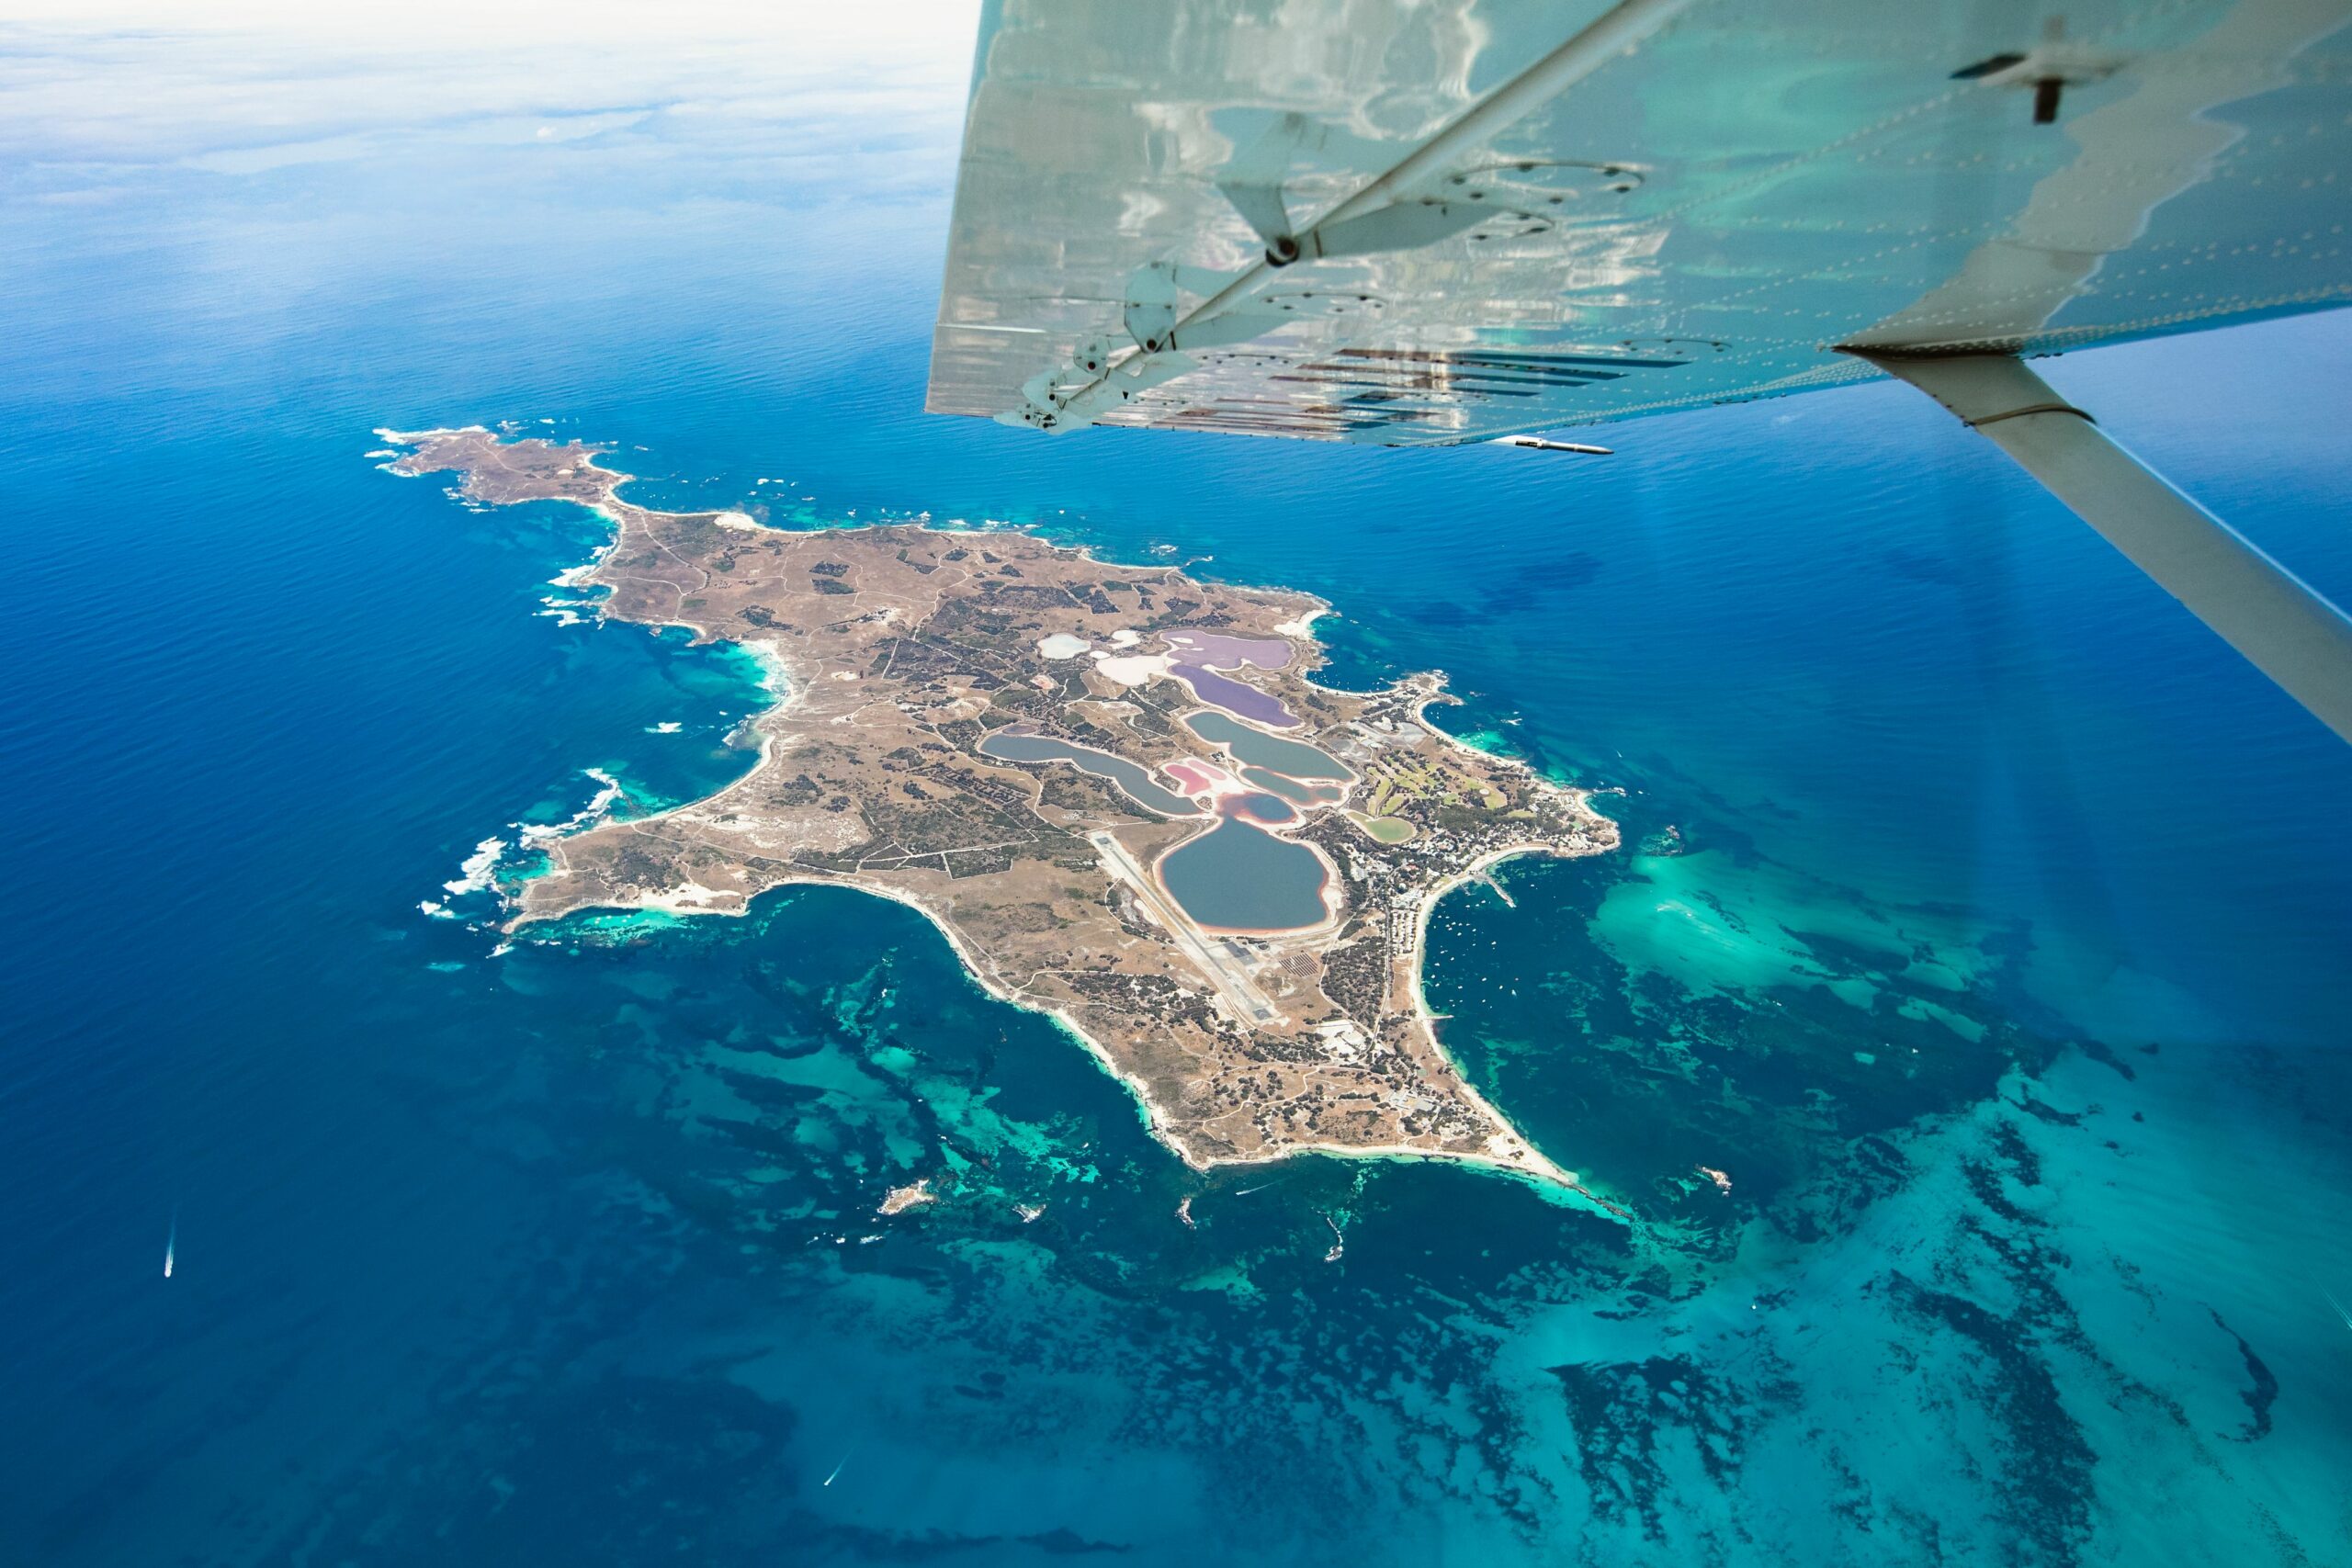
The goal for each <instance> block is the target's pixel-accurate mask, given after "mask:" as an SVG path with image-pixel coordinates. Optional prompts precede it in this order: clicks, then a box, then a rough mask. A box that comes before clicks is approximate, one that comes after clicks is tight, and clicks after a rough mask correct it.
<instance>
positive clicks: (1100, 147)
mask: <svg viewBox="0 0 2352 1568" xmlns="http://www.w3.org/2000/svg"><path fill="white" fill-rule="evenodd" d="M2347 22H2352V4H2347V0H2068V4H2067V6H2066V9H2065V13H2064V17H2058V16H2053V15H2049V14H2046V13H2044V12H2043V11H2042V10H2041V8H2040V6H2036V5H2029V4H2027V3H2025V0H1916V3H1913V4H1908V5H1896V4H1888V3H1886V0H1615V3H1613V4H1612V3H1611V0H1418V3H1417V0H1148V3H1134V4H1105V3H1101V0H989V5H988V8H987V10H986V12H985V14H984V17H983V19H982V22H981V27H980V39H979V52H978V61H977V63H976V65H975V69H974V73H973V83H972V96H971V107H970V110H969V113H968V117H967V122H966V126H965V134H964V153H963V163H962V167H961V170H960V173H959V175H958V179H957V185H956V214H955V220H954V228H953V233H952V235H951V237H950V242H949V246H948V257H947V275H946V280H945V284H944V288H943V289H942V291H941V298H940V310H939V322H938V326H937V328H936V330H935V335H934V337H933V344H932V362H931V389H930V407H931V409H932V410H933V412H942V413H966V414H979V415H984V416H989V417H992V418H995V419H997V420H999V421H1001V422H1003V423H1008V424H1018V425H1028V426H1031V427H1033V428H1035V429H1038V430H1042V431H1048V432H1064V431H1070V430H1076V429H1081V428H1084V427H1086V426H1089V425H1132V426H1142V427H1145V428H1148V429H1159V430H1194V431H1218V432H1227V433H1230V434H1245V435H1285V436H1298V437H1306V438H1309V439H1315V440H1325V441H1352V442H1361V443H1369V444H1375V445H1381V446H1448V445H1452V444H1455V443H1459V442H1464V441H1476V440H1493V439H1497V438H1502V437H1510V436H1514V435H1518V434H1522V433H1526V432H1530V431H1538V430H1549V429H1556V428H1559V427H1562V426H1566V425H1579V424H1593V423H1602V422H1605V421H1610V420H1620V419H1630V418H1634V417H1635V416H1638V415H1641V414H1647V413H1657V412H1664V411H1667V410H1673V409H1686V408H1691V407H1694V406H1697V405H1701V404H1705V403H1718V402H1729V401H1735V400H1743V399H1749V398H1764V397H1774V396H1779V395H1781V394H1784V393H1790V392H1799V391H1804V390H1808V389H1813V388H1816V387H1826V386H1830V385H1834V384H1836V383H1838V382H1841V381H1849V380H1854V379H1857V378H1861V377H1865V376H1871V375H1874V374H1877V373H1879V372H1882V371H1883V372H1885V373H1887V374H1889V375H1893V376H1894V377H1896V378H1900V379H1902V380H1905V381H1907V382H1909V383H1910V384H1912V385H1913V386H1915V387H1917V388H1918V389H1920V390H1922V391H1924V392H1926V393H1928V395H1929V396H1931V397H1933V398H1935V399H1936V400H1938V401H1939V402H1941V403H1942V404H1943V405H1944V406H1945V407H1946V408H1947V409H1949V410H1951V412H1953V413H1954V414H1955V415H1957V416H1958V417H1960V418H1961V419H1962V421H1963V422H1965V423H1967V424H1968V425H1970V426H1971V427H1972V428H1974V429H1976V430H1978V431H1980V432H1981V433H1982V434H1985V436H1986V438H1987V439H1989V440H1990V441H1992V442H1993V443H1994V444H1995V445H1996V446H1999V447H2000V448H2001V450H2002V451H2003V452H2004V453H2006V454H2007V456H2008V457H2012V458H2014V459H2015V460H2016V461H2017V462H2018V465H2019V466H2021V467H2022V468H2025V469H2026V470H2027V471H2028V472H2029V473H2030V474H2032V475H2033V476H2034V477H2035V478H2036V479H2040V480H2041V482H2042V483H2043V484H2044V485H2046V486H2048V487H2049V488H2050V489H2051V491H2052V492H2053V493H2055V494H2056V495H2058V496H2059V498H2060V499H2062V500H2063V501H2064V502H2066V504H2067V505H2068V506H2069V507H2071V508H2073V510H2074V511H2075V513H2077V514H2079V515H2080V516H2081V517H2082V518H2083V519H2084V520H2085V521H2086V522H2087V523H2089V524H2090V525H2091V526H2093V527H2094V528H2096V529H2098V531H2099V533H2100V534H2102V535H2103V536H2106V538H2107V539H2108V540H2109V542H2110V543H2111V544H2113V545H2115V546H2116V547H2117V548H2119V549H2120V550H2121V551H2122V552H2123V553H2124V554H2125V555H2126V556H2127V557H2129V558H2131V560H2132V561H2133V563H2134V564H2136V565H2138V566H2139V567H2140V568H2141V569H2142V570H2143V571H2145V572H2146V573H2147V574H2148V575H2149V576H2150V577H2151V578H2153V579H2154V581H2156V582H2157V583H2158V584H2159V585H2160V586H2161V587H2163V588H2164V589H2165V592H2169V593H2171V594H2172V595H2173V596H2174V597H2175V598H2177V599H2178V600H2180V601H2181V602H2182V603H2183V604H2185V605H2187V606H2188V609H2189V610H2190V611H2191V612H2192V613H2193V614H2195V615H2197V616H2198V617H2199V619H2201V620H2203V621H2204V622H2205V623H2206V624H2207V625H2208V626H2211V627H2212V628H2213V629H2214V630H2215V631H2216V632H2218V633H2220V634H2221V635H2222V637H2224V638H2225V639H2227V640H2228V641H2229V642H2230V644H2231V645H2232V646H2233V647H2234V648H2236V649H2238V651H2239V652H2240V653H2242V654H2244V655H2245V657H2246V658H2247V659H2248V660H2250V661H2251V662H2253V663H2254V664H2255V665H2256V667H2257V668H2259V669H2260V670H2262V671H2263V672H2264V673H2265V674H2267V675H2268V676H2269V677H2270V678H2271V679H2272V680H2273V681H2274V682H2277V683H2278V685H2279V686H2280V687H2282V688H2283V689H2284V690H2286V691H2287V692H2288V693H2289V694H2290V695H2292V696H2293V697H2294V698H2295V699H2296V700H2297V701H2298V702H2301V704H2302V705H2304V706H2305V707H2306V708H2309V709H2310V710H2311V711H2312V713H2313V714H2314V715H2315V716H2318V717H2319V718H2320V719H2321V720H2322V721H2323V722H2324V723H2325V724H2327V725H2328V726H2329V727H2330V728H2333V729H2334V730H2335V732H2336V733H2337V734H2338V735H2340V736H2342V737H2343V738H2344V739H2346V740H2352V619H2347V618H2346V616H2345V615H2344V614H2343V613H2342V612H2341V611H2339V610H2337V609H2336V608H2335V606H2334V605H2333V604H2329V603H2328V602H2327V601H2326V600H2325V599H2324V598H2323V597H2321V596H2320V595H2319V594H2318V593H2316V592H2313V591H2312V589H2311V588H2310V587H2309V586H2308V585H2307V584H2305V583H2303V582H2302V581H2300V580H2299V579H2297V578H2296V577H2295V576H2294V574H2293V573H2292V572H2290V571H2289V570H2287V569H2286V568H2285V567H2283V566H2281V565H2279V564H2278V562H2277V561H2275V560H2273V559H2271V558H2269V557H2268V556H2267V555H2265V554H2264V553H2263V552H2262V551H2261V550H2260V549H2258V548H2257V547H2255V546H2254V545H2253V544H2251V543H2249V542H2248V541H2247V540H2246V539H2245V537H2244V536H2241V535H2239V534H2237V533H2236V532H2234V531H2233V530H2232V529H2231V528H2230V527H2229V526H2228V525H2226V524H2224V523H2222V521H2221V520H2220V519H2218V518H2216V517H2214V516H2213V515H2212V514H2211V513H2208V512H2206V511H2204V510H2203V509H2202V508H2200V507H2199V506H2198V505H2197V504H2196V503H2195V502H2191V501H2189V500H2188V498H2187V497H2185V496H2183V495H2181V494H2180V492H2179V491H2176V490H2174V489H2173V488H2172V487H2171V486H2169V485H2167V484H2165V482H2164V480H2163V479H2160V478H2158V477H2157V476H2156V475H2154V473H2152V472H2150V471H2149V470H2148V469H2146V468H2144V467H2143V466H2142V465H2140V464H2139V463H2138V461H2137V460H2136V459H2135V458H2133V457H2131V454H2130V453H2128V452H2126V451H2124V450H2123V448H2121V447H2120V446H2117V445H2115V444H2114V443H2113V442H2112V441H2110V440H2109V439H2108V438H2107V437H2106V436H2105V435H2104V434H2102V433H2100V432H2099V431H2098V428H2097V425H2096V423H2095V421H2094V420H2093V419H2092V417H2091V416H2090V415H2089V414H2088V413H2087V412H2085V411H2084V410H2081V409H2078V408H2075V407H2073V406H2071V405H2070V404H2068V403H2066V402H2065V401H2064V400H2063V399H2061V398H2060V397H2059V396H2058V395H2057V393H2056V392H2054V391H2053V390H2052V389H2051V388H2050V387H2049V386H2048V384H2047V383H2045V382H2043V381H2042V380H2041V378H2039V377H2038V376H2036V375H2035V374H2034V373H2033V371H2032V370H2031V369H2030V367H2027V366H2026V364H2025V363H2024V358H2025V356H2028V355H2036V354H2047V353H2053V352H2057V351H2060V350H2063V349H2068V348H2076V347H2082V346H2086V345H2088V344H2101V343H2114V342H2121V341H2124V340H2127V339H2131V338H2136V337H2147V336H2152V335H2154V334H2156V333H2174V332H2184V331H2189V330H2193V329H2196V328H2199V327H2208V326H2218V325H2221V324H2223V323H2225V322H2231V321H2249V320H2253V319H2255V318H2257V317H2262V316H2271V315H2281V314H2286V313H2290V312H2293V311H2299V310H2319V309H2323V308H2325V307H2328V306H2333V305H2340V304H2342V303H2344V302H2345V300H2346V296H2347V293H2352V261H2347V257H2346V244H2347V237H2346V233H2345V227H2346V219H2347V218H2352V202H2347V200H2346V196H2347V191H2346V183H2347V182H2346V178H2345V177H2343V176H2344V175H2345V174H2346V171H2352V46H2347V42H2346V32H2347V30H2348V29H2347ZM1549 445H1554V446H1555V449H1557V446H1556V444H1549ZM1569 449H1570V450H1579V449H1581V450H1592V448H1589V447H1587V448H1577V447H1570V448H1569Z"/></svg>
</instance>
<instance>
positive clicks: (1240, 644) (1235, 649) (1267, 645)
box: [1159, 631, 1291, 670]
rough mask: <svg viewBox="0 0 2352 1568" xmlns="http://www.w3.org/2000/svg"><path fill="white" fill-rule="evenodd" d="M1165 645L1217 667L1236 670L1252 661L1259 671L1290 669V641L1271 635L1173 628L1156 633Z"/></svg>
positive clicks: (1217, 668)
mask: <svg viewBox="0 0 2352 1568" xmlns="http://www.w3.org/2000/svg"><path fill="white" fill-rule="evenodd" d="M1159 635H1160V637H1162V638H1164V639H1165V640H1166V641H1167V643H1168V646H1169V647H1170V648H1171V649H1175V650H1176V652H1178V653H1179V654H1182V655H1183V656H1184V657H1185V658H1186V659H1187V660H1190V661H1191V662H1193V663H1194V664H1202V665H1206V666H1208V667H1210V668H1212V669H1216V670H1238V669H1240V668H1241V667H1242V666H1243V665H1245V664H1254V665H1256V666H1257V667H1258V668H1259V669H1261V670H1287V669H1289V668H1290V660H1291V649H1290V644H1288V643H1286V642H1283V641H1280V640H1278V639H1276V638H1272V637H1227V636H1226V635H1225V634H1223V633H1222V632H1196V631H1172V632H1162V633H1160V634H1159Z"/></svg>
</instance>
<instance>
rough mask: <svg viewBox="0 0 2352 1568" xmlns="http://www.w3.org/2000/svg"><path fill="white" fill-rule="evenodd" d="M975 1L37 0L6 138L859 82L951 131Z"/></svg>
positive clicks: (188, 129) (817, 93)
mask: <svg viewBox="0 0 2352 1568" xmlns="http://www.w3.org/2000/svg"><path fill="white" fill-rule="evenodd" d="M978 10H979V6H978V0H889V3H888V4H878V5H877V4H858V3H851V4H817V3H812V0H795V3H792V4H786V5H775V6H749V5H743V4H737V3H729V0H664V3H663V4H662V5H659V6H653V5H644V4H616V3H614V0H591V3H588V4H567V5H561V6H557V5H549V4H543V3H533V4H523V5H505V4H483V3H480V0H423V3H422V4H409V5H402V6H398V7H387V8H368V9H361V8H356V7H343V6H322V5H317V4H288V3H281V0H228V3H226V4H219V3H212V0H146V3H141V4H135V5H122V4H105V3H103V0H101V3H100V4H97V5H95V6H93V5H89V4H85V3H76V0H30V3H29V4H17V5H15V6H10V7H9V16H8V17H7V18H6V20H0V156H6V157H8V158H10V159H12V160H21V161H22V162H24V163H28V164H40V165H44V166H47V167H50V168H52V169H53V168H55V167H57V166H59V165H80V166H82V167H84V168H85V169H86V170H89V171H91V172H94V173H95V172H96V171H97V170H100V169H103V168H105V167H107V166H108V165H121V164H132V165H138V164H157V163H172V162H178V161H183V160H187V159H190V158H211V159H216V160H228V161H229V162H230V163H231V164H239V163H241V164H243V165H244V166H249V167H260V166H267V165H269V164H274V163H287V162H311V161H318V160H322V159H333V158H335V157H338V156H345V155H354V154H355V153H356V151H357V150H358V148H359V147H360V145H361V143H351V144H348V145H346V144H343V143H342V142H341V140H340V139H346V138H357V139H362V142H364V141H365V139H367V138H369V137H371V136H374V135H378V134H380V133H382V132H385V131H387V130H394V129H397V128H405V127H420V126H427V125H430V126H433V127H435V129H436V130H442V131H447V130H451V129H453V128H454V127H455V126H456V125H458V124H461V123H464V122H469V121H472V122H483V124H482V130H484V132H485V133H486V134H491V135H492V136H494V137H495V138H496V139H501V140H503V139H508V138H519V137H537V138H538V139H540V140H548V139H555V138H561V137H566V136H570V135H576V134H580V133H582V131H584V130H600V129H606V128H608V127H609V126H610V125H611V124H612V123H614V122H613V121H612V120H610V119H600V118H597V117H604V116H615V115H619V116H628V115H637V114H643V113H646V112H649V111H656V110H658V111H661V112H662V113H664V114H666V115H669V116H672V117H673V118H675V117H704V118H729V119H738V120H741V121H743V122H745V124H746V125H747V126H754V125H758V124H760V123H763V122H774V121H777V120H786V121H789V122H792V123H796V124H821V122H822V121H823V120H824V118H825V117H826V115H827V112H828V110H829V108H831V107H839V106H842V105H843V104H845V103H848V102H854V103H855V104H856V106H857V107H858V109H859V112H860V115H861V117H862V118H865V120H867V121H868V122H869V123H871V122H872V120H873V119H874V118H876V117H885V118H887V117H888V115H890V114H891V113H893V112H897V113H901V114H903V115H904V116H906V117H908V118H909V120H910V122H915V123H921V124H922V125H924V126H926V127H928V126H930V125H932V124H933V122H940V125H941V129H944V130H948V131H950V132H951V133H952V130H953V128H954V125H955V122H956V120H957V118H959V117H960V114H961V111H962V107H963V96H964V86H965V84H966V82H967V79H968V77H969V73H970V69H971V51H972V42H973V37H974V34H975V31H976V29H977V26H978Z"/></svg>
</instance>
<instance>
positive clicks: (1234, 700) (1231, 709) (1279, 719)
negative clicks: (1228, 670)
mask: <svg viewBox="0 0 2352 1568" xmlns="http://www.w3.org/2000/svg"><path fill="white" fill-rule="evenodd" d="M1170 674H1173V675H1174V676H1176V677H1177V679H1179V680H1181V681H1182V682H1184V683H1185V684H1186V685H1188V686H1190V687H1192V688H1193V695H1194V696H1196V697H1198V698H1200V699H1201V701H1203V702H1204V703H1208V704H1211V705H1214V706H1216V707H1221V708H1223V709H1225V710H1226V711H1227V713H1236V714H1239V715H1240V716H1242V717H1243V718H1250V719H1255V720H1257V721H1258V722H1259V723H1260V724H1271V725H1272V726H1273V727H1274V728H1277V729H1291V728H1296V726H1297V724H1298V719H1297V717H1296V716H1295V715H1294V714H1293V713H1292V712H1291V711H1290V709H1288V708H1286V707H1284V706H1283V705H1282V704H1281V703H1280V702H1279V701H1278V700H1276V699H1275V698H1273V697H1270V696H1268V695H1267V694H1265V693H1263V692H1261V691H1260V690H1258V689H1257V688H1256V687H1255V686H1245V685H1243V684H1242V683H1241V682H1238V681H1236V680H1234V679H1232V678H1231V677H1229V676H1225V675H1220V674H1218V673H1217V672H1216V671H1214V670H1207V669H1204V668H1203V667H1201V666H1200V665H1198V664H1179V665H1177V666H1175V667H1174V668H1173V669H1172V670H1171V671H1170Z"/></svg>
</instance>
